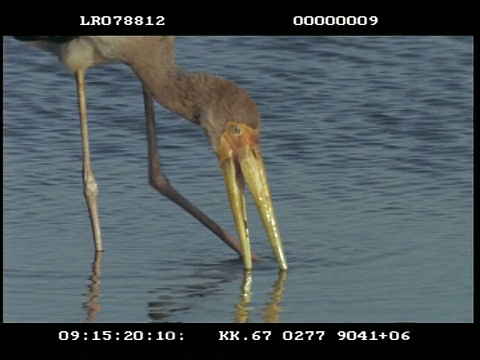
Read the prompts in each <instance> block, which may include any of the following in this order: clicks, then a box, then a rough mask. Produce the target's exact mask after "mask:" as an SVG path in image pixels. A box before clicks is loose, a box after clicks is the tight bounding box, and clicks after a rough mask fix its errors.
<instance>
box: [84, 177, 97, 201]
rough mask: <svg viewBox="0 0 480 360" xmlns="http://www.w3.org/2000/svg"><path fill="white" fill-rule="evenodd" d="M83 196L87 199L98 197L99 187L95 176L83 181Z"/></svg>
mask: <svg viewBox="0 0 480 360" xmlns="http://www.w3.org/2000/svg"><path fill="white" fill-rule="evenodd" d="M83 194H84V195H85V196H86V197H96V196H97V195H98V185H97V181H96V180H95V178H94V177H93V175H91V176H86V177H85V178H84V179H83Z"/></svg>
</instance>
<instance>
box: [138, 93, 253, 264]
mask: <svg viewBox="0 0 480 360" xmlns="http://www.w3.org/2000/svg"><path fill="white" fill-rule="evenodd" d="M143 99H144V104H145V118H146V123H147V140H148V180H149V183H150V185H151V186H152V187H153V188H154V189H156V190H157V191H158V192H159V193H160V194H161V195H163V196H165V197H166V198H168V199H170V200H171V201H173V202H174V203H175V204H177V205H178V206H180V207H181V208H182V209H184V210H185V211H186V212H188V213H189V214H190V215H192V216H193V217H194V218H195V219H197V220H198V221H200V222H201V223H202V224H203V225H205V226H206V227H207V228H208V229H209V230H210V231H212V232H213V233H214V234H215V235H217V236H218V237H219V238H220V239H221V240H222V241H223V242H224V243H225V244H227V245H228V246H230V247H231V248H232V249H233V250H234V251H236V252H237V253H238V254H239V255H240V256H241V255H242V249H241V246H240V244H239V243H238V242H237V241H236V240H235V239H234V238H233V237H232V236H231V235H230V234H228V233H226V232H225V231H224V230H223V229H222V228H221V227H220V226H219V225H218V224H217V223H216V222H215V221H213V220H212V219H210V218H209V217H208V216H207V215H205V213H203V212H202V211H201V210H200V209H198V208H197V207H196V206H195V205H193V204H192V203H191V202H190V201H188V200H187V199H186V198H185V197H183V196H182V195H181V194H180V193H179V192H178V191H177V190H175V189H174V188H173V187H172V185H170V183H169V181H168V179H167V177H166V175H165V174H164V173H163V172H162V169H161V167H160V159H159V157H158V148H157V134H156V130H155V114H154V110H153V99H152V96H151V95H150V93H149V92H148V90H147V89H146V88H145V86H144V87H143ZM252 260H255V261H256V260H260V258H259V257H258V256H257V255H256V254H255V253H253V252H252Z"/></svg>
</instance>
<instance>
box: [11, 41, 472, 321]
mask: <svg viewBox="0 0 480 360" xmlns="http://www.w3.org/2000/svg"><path fill="white" fill-rule="evenodd" d="M177 61H178V62H179V63H180V65H181V66H182V67H184V68H185V69H189V70H192V71H208V72H212V73H215V74H218V75H221V76H224V77H227V78H229V79H231V80H234V81H236V82H237V83H238V84H240V85H241V86H242V87H244V88H246V89H247V90H249V91H250V92H251V94H252V97H253V98H254V99H255V101H256V102H257V104H258V106H259V108H260V111H261V113H262V119H263V120H262V121H263V122H262V140H261V145H262V148H263V154H264V159H265V163H266V167H267V171H268V176H269V180H270V185H271V190H272V194H273V199H274V205H275V209H276V212H277V216H278V221H279V223H280V230H281V233H282V237H283V241H284V246H285V250H286V254H287V259H288V261H289V265H290V270H289V272H288V274H287V278H286V279H284V278H279V275H278V271H277V265H276V262H275V260H274V258H273V256H272V255H271V249H270V245H269V243H268V241H267V239H266V236H265V233H264V230H263V227H262V225H261V222H260V220H259V217H258V213H257V211H256V208H255V206H253V204H252V201H251V198H250V197H249V195H248V198H247V201H249V208H248V213H249V223H250V234H251V237H252V247H253V249H254V250H255V251H256V252H257V253H258V254H259V255H260V256H262V257H264V258H265V259H264V261H263V262H262V263H259V264H257V265H256V267H255V269H254V272H253V275H252V277H251V279H246V280H249V281H251V287H250V289H247V290H249V291H247V293H245V292H244V291H243V290H245V287H243V290H242V283H243V282H244V278H243V271H242V262H241V261H240V260H238V258H237V256H236V255H235V254H234V253H233V252H232V251H231V250H230V249H229V248H227V247H226V246H225V245H224V244H223V243H222V242H221V241H220V240H218V239H217V238H216V237H215V236H214V235H212V234H211V233H210V232H209V231H208V230H206V229H204V228H202V226H201V225H200V224H199V223H198V222H197V221H196V220H194V219H193V218H191V217H190V216H189V215H187V214H185V213H184V212H183V211H182V210H180V209H179V208H178V207H177V206H175V205H174V204H172V203H170V202H169V201H168V200H166V199H164V198H161V197H160V195H158V194H157V193H156V192H155V191H154V190H153V189H152V188H151V187H150V186H149V185H148V181H147V166H146V164H147V153H146V138H145V124H144V118H143V103H142V95H141V91H140V89H141V88H140V84H139V82H138V80H137V79H136V77H135V76H134V75H133V74H132V73H131V71H130V70H129V68H128V67H126V66H125V65H120V64H118V65H106V66H103V67H99V68H95V69H91V70H89V71H88V72H87V92H88V106H89V126H90V141H91V150H92V160H93V167H94V170H95V174H96V177H97V181H98V183H99V187H100V197H99V206H100V213H101V224H102V229H103V236H104V244H105V248H106V251H105V252H104V254H103V257H102V259H97V262H95V263H94V253H93V242H92V239H91V231H90V225H89V219H88V213H87V210H86V205H85V200H84V198H83V190H82V182H81V168H82V166H81V143H80V130H79V120H78V110H77V106H76V104H77V103H76V90H75V82H74V79H73V77H72V76H71V75H70V74H69V73H68V72H67V71H66V69H65V68H64V67H63V66H62V65H61V64H60V63H59V62H58V61H57V59H55V58H54V57H53V56H51V55H50V54H48V53H43V52H41V51H40V50H37V49H36V48H33V47H30V46H28V45H27V44H25V43H21V42H18V41H16V40H14V39H12V38H5V39H4V321H6V322H81V321H98V322H149V321H169V322H177V321H180V322H232V321H250V322H264V321H266V322H270V321H279V322H404V321H417V322H471V321H473V274H472V272H473V251H472V249H473V231H472V227H473V215H472V208H473V201H472V193H473V191H472V189H473V165H472V163H473V131H472V128H473V126H472V124H473V114H472V112H473V110H472V109H473V39H472V38H471V37H234V38H232V37H213V38H209V37H198V38H196V37H180V38H178V39H177ZM156 110H157V131H158V133H159V145H160V155H161V160H162V162H163V167H164V170H165V171H166V173H167V175H168V176H169V178H170V181H171V182H172V183H173V184H174V186H176V187H177V189H178V190H180V191H181V192H182V193H184V194H185V195H186V196H187V197H188V198H189V199H190V200H191V201H192V202H193V203H195V204H196V205H198V206H199V207H200V208H202V209H203V210H204V211H205V212H206V213H207V214H208V215H209V216H211V217H212V218H213V219H215V220H216V221H217V222H218V223H220V224H221V225H222V226H223V227H224V228H225V229H226V230H227V231H229V232H230V233H232V234H235V227H234V225H233V220H232V216H231V213H230V207H229V204H228V201H227V197H226V194H225V189H224V184H223V179H222V176H221V172H220V169H219V167H218V164H217V160H216V156H215V155H214V153H213V151H212V149H211V146H210V145H209V143H208V141H207V139H206V138H205V136H204V134H203V132H202V131H201V130H200V129H199V128H197V127H195V126H194V125H192V124H190V123H189V122H187V121H185V120H182V119H179V118H178V117H177V116H176V115H174V114H172V113H170V112H168V111H167V110H165V109H163V108H162V107H161V106H160V105H156ZM247 282H248V281H247Z"/></svg>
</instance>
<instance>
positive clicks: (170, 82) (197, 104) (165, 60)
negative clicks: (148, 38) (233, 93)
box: [129, 45, 216, 124]
mask: <svg viewBox="0 0 480 360" xmlns="http://www.w3.org/2000/svg"><path fill="white" fill-rule="evenodd" d="M157 50H158V51H155V52H153V51H154V50H152V49H147V51H152V53H151V54H144V55H145V56H135V58H134V59H133V60H135V61H132V62H131V63H130V64H129V65H130V66H131V67H132V68H133V70H134V72H135V73H136V74H137V76H138V77H139V78H140V79H141V81H142V82H143V84H144V85H145V86H146V88H147V89H148V90H149V91H150V93H151V94H152V95H153V97H154V98H155V99H156V100H157V101H158V102H159V103H160V104H162V105H163V106H164V107H165V108H167V109H169V110H171V111H173V112H175V113H177V114H178V115H180V116H182V117H183V118H185V119H187V120H189V121H191V122H193V123H196V124H199V118H200V116H201V113H202V111H204V109H206V108H207V107H208V103H209V97H208V93H209V87H210V86H212V85H213V83H215V80H216V79H215V76H213V75H210V74H204V73H187V72H185V71H183V70H182V69H181V68H180V67H178V66H177V64H176V63H175V53H174V48H173V45H172V47H171V48H162V49H157ZM144 59H146V60H144Z"/></svg>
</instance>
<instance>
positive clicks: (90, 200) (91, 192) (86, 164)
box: [75, 69, 103, 251]
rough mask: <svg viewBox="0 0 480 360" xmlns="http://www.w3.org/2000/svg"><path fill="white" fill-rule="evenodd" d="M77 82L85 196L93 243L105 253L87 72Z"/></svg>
mask: <svg viewBox="0 0 480 360" xmlns="http://www.w3.org/2000/svg"><path fill="white" fill-rule="evenodd" d="M75 80H76V81H77V94H78V107H79V109H80V127H81V134H82V147H83V195H84V196H85V200H86V201H87V208H88V212H89V214H90V224H91V225H92V233H93V241H94V243H95V250H96V251H103V245H102V235H101V232H100V219H99V215H98V205H97V197H98V186H97V181H96V180H95V176H94V174H93V169H92V164H91V162H90V144H89V140H88V124H87V103H86V98H85V70H84V69H81V70H78V71H77V72H76V73H75Z"/></svg>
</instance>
